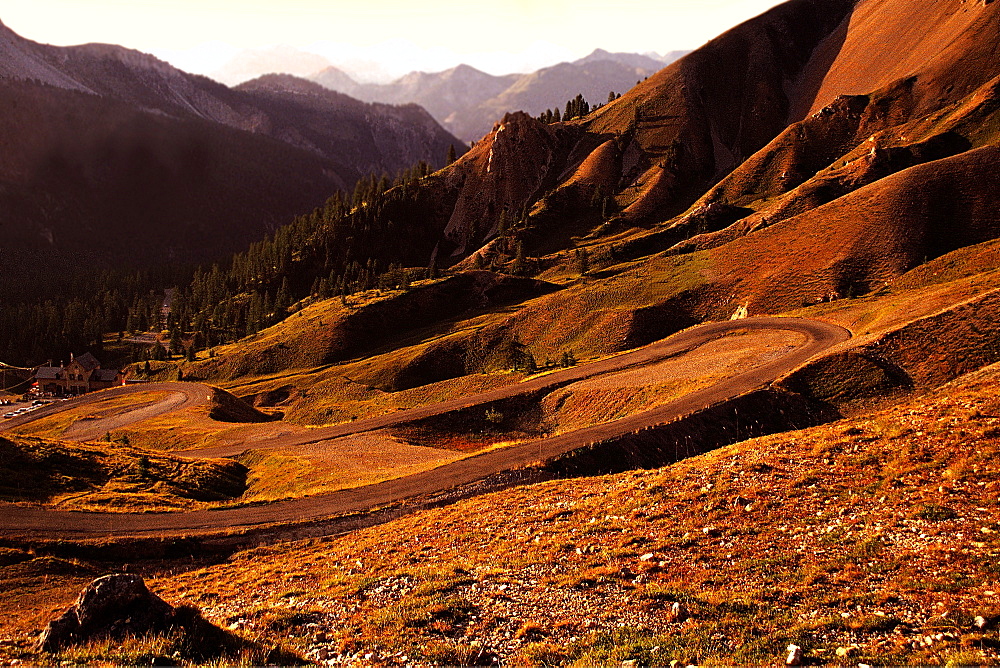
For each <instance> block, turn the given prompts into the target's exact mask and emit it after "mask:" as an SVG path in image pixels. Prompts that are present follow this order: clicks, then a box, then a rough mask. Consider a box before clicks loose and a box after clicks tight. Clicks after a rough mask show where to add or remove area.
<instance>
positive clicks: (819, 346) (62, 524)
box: [0, 318, 850, 539]
mask: <svg viewBox="0 0 1000 668" xmlns="http://www.w3.org/2000/svg"><path fill="white" fill-rule="evenodd" d="M774 329H776V330H789V331H794V332H798V333H801V334H803V335H804V339H805V340H804V342H803V343H802V345H800V346H799V347H797V348H795V349H793V350H791V351H789V352H788V353H787V354H786V355H783V356H781V357H780V358H778V359H775V360H773V361H771V362H769V363H767V364H764V365H762V366H758V367H755V368H753V369H751V370H749V371H746V372H744V373H740V374H737V375H735V376H732V377H730V378H728V379H726V380H724V381H722V382H719V383H717V384H715V385H712V386H710V387H707V388H705V389H702V390H699V391H696V392H692V393H691V394H688V395H686V396H684V397H682V398H680V399H678V400H676V401H673V402H671V403H668V404H665V405H662V406H659V407H657V408H654V409H652V410H648V411H645V412H642V413H638V414H635V415H631V416H629V417H627V418H623V419H620V420H615V421H612V422H607V423H604V424H600V425H596V426H593V427H588V428H586V429H580V430H577V431H573V432H569V433H565V434H561V435H559V436H554V437H550V438H543V439H539V440H537V441H533V442H529V443H524V444H521V445H517V446H512V447H509V448H504V449H499V450H491V451H488V452H484V453H482V454H479V455H475V456H472V457H469V458H467V459H463V460H459V461H456V462H452V463H449V464H446V465H444V466H441V467H439V468H436V469H433V470H430V471H426V472H423V473H417V474H414V475H410V476H406V477H403V478H399V479H396V480H389V481H386V482H381V483H377V484H374V485H368V486H365V487H358V488H353V489H345V490H339V491H336V492H331V493H328V494H322V495H316V496H311V497H305V498H301V499H291V500H287V501H279V502H275V503H271V504H267V505H259V506H245V507H239V508H231V509H223V510H203V511H193V512H184V513H143V514H130V515H122V514H114V513H81V512H66V511H54V510H48V509H45V508H41V507H29V506H24V505H13V504H0V511H2V512H0V535H6V536H17V537H26V536H36V537H43V536H44V537H63V538H77V539H81V538H89V537H93V538H97V537H105V536H113V535H136V536H143V535H147V536H148V535H164V536H167V535H179V534H186V535H191V534H207V533H213V532H218V531H220V530H223V529H235V528H241V527H254V526H261V525H274V524H289V523H296V522H302V521H306V520H310V519H315V518H322V517H331V516H336V515H342V514H346V513H353V512H360V511H365V510H369V509H372V508H376V507H380V506H384V505H387V504H391V503H395V502H398V501H401V500H404V499H408V498H413V497H419V496H424V495H428V494H432V493H435V492H440V491H442V490H447V489H450V488H454V487H457V486H460V485H465V484H468V483H472V482H475V481H477V480H481V479H483V478H485V477H487V476H490V475H492V474H495V473H498V472H501V471H507V470H513V469H517V468H521V467H524V466H526V465H529V464H532V463H534V462H537V461H540V460H548V459H551V458H552V457H555V456H557V455H560V454H563V453H566V452H569V451H572V450H575V449H577V448H580V447H583V446H586V445H588V444H591V443H596V442H600V441H603V440H606V439H609V438H612V437H615V436H619V435H622V434H627V433H631V432H634V431H636V430H638V429H641V428H643V427H646V426H653V425H659V424H664V423H666V422H669V421H671V420H674V419H676V418H678V417H681V416H683V415H686V414H689V413H691V412H693V411H696V410H698V409H700V408H704V407H706V406H709V405H711V404H714V403H717V402H719V401H724V400H726V399H730V398H732V397H735V396H738V395H741V394H744V393H746V392H748V391H750V390H753V389H755V388H758V387H761V386H762V385H766V384H767V383H769V382H771V381H772V380H774V379H776V378H778V377H779V376H781V375H783V374H785V373H787V372H789V371H791V370H793V369H795V368H797V367H798V366H800V365H801V364H803V363H804V362H806V361H808V360H809V359H811V358H812V357H814V356H816V355H817V354H819V353H820V352H822V351H824V350H826V349H827V348H829V347H831V346H833V345H836V344H838V343H841V342H843V341H846V340H847V339H848V338H850V332H848V331H847V330H845V329H843V328H842V327H839V326H837V325H833V324H829V323H824V322H819V321H814V320H805V319H799V318H751V319H746V320H737V321H727V322H719V323H708V324H705V325H701V326H698V327H694V328H691V329H688V330H685V331H683V332H680V333H678V334H675V335H674V336H671V337H668V338H666V339H663V340H662V341H658V342H656V343H653V344H650V345H648V346H645V347H643V348H638V349H635V350H632V351H629V352H627V353H624V354H622V355H617V356H615V357H611V358H608V359H604V360H600V361H598V362H594V363H592V364H586V365H581V366H579V367H575V368H571V369H566V370H564V371H559V372H557V373H553V374H548V375H545V376H542V377H539V378H535V379H533V380H530V381H527V382H524V383H519V384H518V385H516V386H510V387H505V388H501V389H498V390H494V391H491V392H486V393H483V394H479V395H475V396H471V397H463V398H459V399H454V400H450V401H445V402H441V403H438V404H434V405H431V406H424V407H420V408H414V409H411V410H407V411H399V412H397V413H394V414H390V415H385V416H381V417H377V418H372V419H368V420H361V421H357V422H353V423H349V424H343V425H336V426H333V427H327V428H323V429H317V430H312V431H310V433H309V434H307V435H294V436H287V437H284V438H281V439H278V440H276V441H275V440H272V441H269V442H268V444H267V447H268V448H272V447H282V448H288V447H294V446H295V445H300V444H304V443H315V442H319V441H324V440H329V439H332V438H337V437H340V436H345V435H348V434H354V433H359V432H364V431H369V430H372V429H382V428H385V427H390V426H393V425H395V424H399V423H402V422H408V421H412V420H414V419H419V418H423V417H430V416H432V415H438V414H440V413H444V412H447V411H452V410H456V409H459V408H465V407H470V406H476V405H480V404H485V403H488V402H491V401H495V400H497V399H502V398H505V397H509V396H513V395H515V394H520V393H524V392H530V391H535V390H541V389H544V388H548V387H556V386H559V385H562V384H565V383H566V382H570V381H575V380H580V379H584V378H591V377H594V376H597V375H601V374H605V373H610V372H615V371H620V370H622V369H628V368H633V367H637V366H640V365H645V364H650V363H655V362H658V361H660V360H663V359H666V358H668V357H671V356H673V355H678V354H682V353H683V352H685V351H688V350H692V349H694V348H697V347H698V346H701V345H703V344H705V343H707V342H709V341H712V340H714V339H717V338H718V337H720V336H724V335H726V334H730V333H732V332H739V331H760V330H774ZM160 385H169V386H171V387H170V388H162V387H157V386H160ZM177 386H184V387H186V388H187V391H188V392H191V393H195V394H192V396H193V397H196V396H199V395H197V394H196V392H197V391H198V390H200V391H201V392H202V394H201V395H200V396H203V397H204V396H207V395H208V394H210V390H209V388H206V387H205V386H199V385H192V384H185V383H167V384H149V385H142V386H138V388H137V389H133V390H132V391H147V390H155V389H176V390H178V391H181V388H179V387H177ZM117 389H119V390H128V389H129V388H117ZM110 392H114V390H111V391H110ZM102 395H104V396H108V395H106V394H104V393H102ZM95 396H96V395H95ZM77 401H79V400H77ZM70 403H71V402H66V404H70ZM66 404H64V406H65V405H66ZM53 412H56V411H53ZM43 415H45V412H42V411H39V412H38V414H36V415H35V416H33V417H36V418H37V417H42V416H43ZM11 422H13V420H12V421H11ZM4 427H5V428H9V425H4ZM246 449H247V448H246V446H234V447H226V448H214V449H206V450H194V451H189V452H188V453H187V454H190V455H192V456H201V457H205V456H214V457H219V456H227V455H232V454H238V453H239V452H243V451H245V450H246Z"/></svg>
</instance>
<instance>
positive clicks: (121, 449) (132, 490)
mask: <svg viewBox="0 0 1000 668" xmlns="http://www.w3.org/2000/svg"><path fill="white" fill-rule="evenodd" d="M245 477H246V470H245V469H244V468H243V467H242V466H240V465H239V464H236V463H233V462H228V461H208V460H190V459H180V458H175V457H170V456H168V455H163V454H162V453H158V452H152V451H148V450H142V449H140V448H135V447H132V446H128V445H125V444H123V443H116V442H102V443H93V444H87V445H78V444H75V443H61V442H58V441H48V440H42V439H37V438H30V437H12V438H10V439H8V438H0V499H3V500H4V501H13V502H33V503H43V504H48V505H53V506H55V507H58V508H61V509H65V510H102V511H120V512H135V511H147V510H178V509H193V508H200V507H205V506H206V505H207V504H208V503H209V502H212V501H214V502H219V501H224V500H225V501H229V500H231V499H233V498H236V497H239V496H240V495H241V494H242V493H243V490H244V487H245Z"/></svg>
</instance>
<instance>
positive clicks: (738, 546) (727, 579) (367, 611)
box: [9, 367, 1000, 665]
mask: <svg viewBox="0 0 1000 668" xmlns="http://www.w3.org/2000/svg"><path fill="white" fill-rule="evenodd" d="M998 389H1000V368H996V367H993V368H990V369H988V370H986V371H983V372H978V373H974V374H970V375H969V376H966V377H964V378H963V379H961V381H959V382H957V383H954V384H951V385H949V386H946V387H944V388H942V389H941V390H939V391H937V392H936V393H934V394H932V395H929V396H926V397H923V398H919V399H916V400H913V401H911V402H910V403H908V404H905V405H901V406H898V407H895V408H892V409H889V410H885V411H882V412H879V413H876V414H873V415H871V416H868V417H865V418H859V419H853V420H845V421H842V422H839V423H836V424H833V425H828V426H824V427H818V428H813V429H809V430H805V431H801V432H794V433H790V434H784V435H776V436H770V437H766V438H761V439H755V440H753V441H748V442H745V443H740V444H736V445H733V446H729V447H727V448H723V449H721V450H718V451H716V452H713V453H710V454H708V455H704V456H701V457H696V458H693V459H690V460H686V461H684V462H681V463H679V464H676V465H674V466H670V467H667V468H664V469H660V470H658V471H649V472H634V473H626V474H621V475H615V476H606V477H599V478H590V479H578V480H570V481H559V482H551V483H545V484H541V485H536V486H533V487H528V488H519V489H514V490H509V491H506V492H500V493H496V494H491V495H487V496H483V497H478V498H474V499H470V500H467V501H463V502H460V503H457V504H455V505H453V506H450V507H447V508H443V509H439V510H434V511H427V512H421V513H419V514H416V515H413V516H409V517H406V518H402V519H400V520H396V521H394V522H392V523H389V524H386V525H382V526H378V527H373V528H371V529H366V530H362V531H358V532H355V533H352V534H351V535H349V536H344V537H338V538H331V539H326V540H323V541H313V542H307V543H298V544H287V545H275V546H271V547H262V548H257V549H254V550H250V551H247V552H245V553H243V554H241V555H239V556H238V557H237V558H235V559H233V560H232V561H231V563H227V564H220V565H217V566H211V567H208V568H205V569H199V570H195V571H192V572H189V573H184V574H179V575H174V576H164V577H162V578H160V579H159V580H158V581H157V582H156V583H155V584H154V589H156V590H158V591H162V592H164V593H165V595H166V596H168V597H169V598H170V599H171V600H177V601H184V602H188V603H192V604H195V605H198V606H200V607H202V608H203V610H204V611H205V613H206V615H207V616H208V617H209V618H210V619H212V620H214V621H216V622H217V623H222V624H233V625H235V626H236V627H237V628H239V629H241V632H243V633H253V634H257V635H259V636H260V637H262V638H267V639H273V640H279V639H280V640H283V641H287V642H288V643H290V645H291V646H292V647H294V648H296V649H298V650H300V651H302V652H305V653H307V654H308V655H309V656H311V657H313V658H318V657H320V656H337V655H341V654H345V655H346V654H347V653H350V654H352V655H354V654H356V653H358V652H360V655H361V656H365V655H366V654H369V653H371V655H372V657H371V661H374V662H381V663H396V662H399V661H404V662H405V660H402V659H401V658H400V656H402V655H405V656H406V657H408V660H410V661H413V660H416V661H417V662H418V663H419V664H425V663H429V662H431V661H445V662H459V661H467V660H469V659H470V657H472V658H474V657H477V656H478V657H483V656H499V657H502V658H504V660H506V661H508V662H510V663H512V664H525V665H528V664H536V663H538V662H540V661H565V662H570V663H575V664H577V665H594V664H599V665H607V664H609V663H613V662H614V663H617V662H620V661H622V660H624V659H637V660H639V661H640V662H643V663H649V664H659V665H662V664H665V663H669V661H670V660H673V659H678V660H682V661H685V662H694V663H698V664H702V665H713V664H715V665H717V664H720V663H724V664H731V663H734V662H735V663H741V664H762V663H774V662H777V661H781V660H782V659H783V655H784V648H785V646H786V645H787V644H789V643H791V642H794V643H795V644H798V645H801V646H802V647H803V648H804V650H805V653H806V656H807V658H808V659H809V660H810V661H814V662H819V663H840V662H841V659H840V658H839V657H838V656H837V655H836V650H837V649H839V648H851V649H850V650H845V651H847V654H848V655H849V657H848V660H849V661H851V662H853V663H855V664H856V663H857V662H863V663H892V664H902V663H921V664H935V663H945V662H947V661H949V660H958V659H962V660H965V661H970V660H971V661H972V662H973V663H991V662H996V661H998V660H1000V653H998V648H1000V637H998V634H997V626H996V625H997V624H998V623H1000V596H998V594H997V592H998V577H1000V573H998V571H997V569H996V565H995V564H996V557H997V556H1000V542H998V541H1000V501H998V498H1000V497H998V495H1000V483H998V482H997V471H996V466H997V465H996V462H997V461H998V457H1000V418H997V417H994V416H996V415H997V414H998V411H1000V404H998V403H997V399H996V396H997V391H998ZM58 591H62V590H58V589H57V590H56V593H58ZM674 603H679V604H681V605H682V608H683V610H682V611H683V612H686V614H685V615H682V618H681V619H678V620H672V618H671V616H670V615H669V614H668V612H669V610H670V608H671V606H672V605H673V604H674ZM976 617H982V619H983V625H982V627H980V626H979V625H977V623H976V622H975V620H976ZM307 618H308V621H309V623H311V624H315V626H310V627H308V628H307V627H306V626H305V622H302V625H298V626H297V625H295V624H291V625H289V623H277V622H276V621H275V620H278V619H286V620H293V621H294V620H306V619H307ZM9 632H10V633H12V634H13V635H14V636H15V638H21V637H23V636H21V635H20V633H23V630H22V629H15V628H13V627H11V628H10V631H9Z"/></svg>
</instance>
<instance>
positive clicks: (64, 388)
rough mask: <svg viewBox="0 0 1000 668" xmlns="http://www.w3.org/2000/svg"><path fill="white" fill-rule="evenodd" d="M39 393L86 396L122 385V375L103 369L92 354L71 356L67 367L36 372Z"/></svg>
mask: <svg viewBox="0 0 1000 668" xmlns="http://www.w3.org/2000/svg"><path fill="white" fill-rule="evenodd" d="M35 381H36V384H37V386H38V389H39V391H41V392H45V393H47V394H54V395H56V396H60V397H64V396H67V395H76V394H86V393H87V392H93V391H94V390H103V389H105V388H108V387H112V386H114V385H121V384H122V374H121V372H120V371H116V370H114V369H102V368H101V363H100V362H99V361H97V358H96V357H94V356H93V355H91V354H90V353H84V354H83V355H80V356H79V357H73V355H70V358H69V364H67V365H66V366H42V367H38V371H36V372H35Z"/></svg>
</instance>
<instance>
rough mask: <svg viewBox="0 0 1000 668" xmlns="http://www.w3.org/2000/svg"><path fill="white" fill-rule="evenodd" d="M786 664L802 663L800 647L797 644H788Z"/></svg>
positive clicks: (797, 664) (798, 664) (795, 664)
mask: <svg viewBox="0 0 1000 668" xmlns="http://www.w3.org/2000/svg"><path fill="white" fill-rule="evenodd" d="M785 665H786V666H801V665H802V648H801V647H799V646H798V645H789V646H788V657H787V658H786V659H785Z"/></svg>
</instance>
